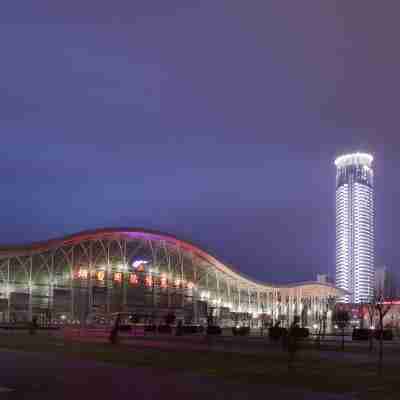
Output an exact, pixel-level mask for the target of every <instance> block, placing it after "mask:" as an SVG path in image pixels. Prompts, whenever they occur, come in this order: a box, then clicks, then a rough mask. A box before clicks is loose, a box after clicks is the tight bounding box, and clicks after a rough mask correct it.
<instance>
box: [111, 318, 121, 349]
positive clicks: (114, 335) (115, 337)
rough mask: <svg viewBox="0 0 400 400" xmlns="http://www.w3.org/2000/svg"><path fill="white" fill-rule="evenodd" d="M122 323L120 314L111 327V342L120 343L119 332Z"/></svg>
mask: <svg viewBox="0 0 400 400" xmlns="http://www.w3.org/2000/svg"><path fill="white" fill-rule="evenodd" d="M120 323H121V315H120V314H118V315H117V318H116V319H115V323H114V326H113V328H112V329H111V333H110V343H111V344H118V332H119V326H120Z"/></svg>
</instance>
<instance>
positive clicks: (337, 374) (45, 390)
mask: <svg viewBox="0 0 400 400" xmlns="http://www.w3.org/2000/svg"><path fill="white" fill-rule="evenodd" d="M82 339H83V338H82ZM154 339H156V338H154ZM166 340H167V342H168V339H167V338H163V339H157V340H151V341H144V340H130V341H129V342H130V343H129V345H128V344H120V345H116V346H113V345H111V344H109V343H107V342H106V341H105V342H103V343H99V342H97V343H93V342H91V341H86V340H84V341H83V342H82V341H76V340H64V339H62V338H60V337H52V336H46V335H40V334H38V335H36V336H29V335H27V334H7V335H0V360H1V363H0V400H1V399H42V400H46V399H52V400H62V399H67V398H68V399H69V400H70V399H71V398H73V399H96V400H102V399H107V400H110V399H115V398H117V396H119V397H121V396H123V397H126V396H129V397H132V398H136V399H156V400H158V399H160V400H162V399H174V400H176V399H202V400H204V399H205V398H206V399H210V400H211V399H248V398H257V399H258V398H260V397H262V398H264V397H271V396H273V397H274V398H279V399H283V400H285V399H296V400H297V399H307V400H334V399H335V400H350V399H363V400H375V399H379V400H392V399H397V400H398V399H399V398H400V380H399V372H398V371H400V354H399V353H397V352H396V353H397V354H395V353H394V352H393V351H392V352H390V354H387V359H386V363H385V365H384V369H383V373H382V375H381V376H379V375H378V374H377V368H376V354H365V353H364V352H363V353H360V352H359V351H357V349H354V350H355V351H352V350H351V349H349V350H348V351H346V352H345V353H342V352H337V351H336V352H332V351H330V352H327V351H321V350H318V351H317V350H312V349H303V350H301V351H300V352H299V353H298V354H297V356H296V361H295V363H294V364H293V368H291V369H289V368H288V357H287V353H285V352H283V350H282V349H281V348H280V347H279V346H278V347H276V346H271V345H268V344H265V346H261V347H260V348H259V349H258V351H254V350H255V349H254V348H252V352H251V353H249V352H246V349H247V348H248V346H247V345H246V341H241V342H240V343H239V346H238V347H237V348H235V351H226V349H225V350H224V349H223V348H221V349H217V348H215V345H211V346H210V345H209V344H206V343H204V341H201V342H199V343H198V344H197V345H196V346H193V347H192V346H186V347H185V346H182V345H183V343H180V341H174V342H175V343H174V345H173V346H169V347H168V346H165V345H164V344H165V341H166ZM172 341H173V340H172V338H170V340H169V344H170V345H171V344H172ZM191 347H192V348H191ZM213 347H214V349H212V348H213ZM231 347H232V346H231ZM240 349H243V351H240ZM231 350H234V349H233V347H232V348H231ZM255 396H257V397H255Z"/></svg>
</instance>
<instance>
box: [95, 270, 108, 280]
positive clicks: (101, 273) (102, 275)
mask: <svg viewBox="0 0 400 400" xmlns="http://www.w3.org/2000/svg"><path fill="white" fill-rule="evenodd" d="M105 277H106V273H105V272H104V271H97V272H96V278H97V280H98V281H100V282H104V279H105Z"/></svg>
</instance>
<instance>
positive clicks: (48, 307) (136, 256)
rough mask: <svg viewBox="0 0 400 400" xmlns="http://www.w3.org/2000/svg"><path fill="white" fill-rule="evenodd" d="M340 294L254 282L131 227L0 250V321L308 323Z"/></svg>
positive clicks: (171, 240)
mask: <svg viewBox="0 0 400 400" xmlns="http://www.w3.org/2000/svg"><path fill="white" fill-rule="evenodd" d="M343 294H344V292H343V291H342V290H340V289H338V288H336V287H334V286H333V285H329V284H323V283H319V282H303V283H297V284H292V285H274V284H271V283H264V282H259V281H256V280H254V279H252V278H250V277H248V276H245V275H244V274H242V273H239V272H238V271H236V270H235V269H234V268H232V267H231V266H228V265H227V264H225V263H223V262H221V261H220V260H218V259H217V258H216V257H214V256H212V255H211V254H210V253H208V252H206V251H205V250H203V249H201V248H200V247H198V246H196V245H194V244H192V243H190V242H188V241H184V240H180V239H178V238H176V237H174V236H172V235H169V234H165V233H161V232H156V231H151V230H146V229H137V228H112V229H97V230H92V231H85V232H81V233H77V234H74V235H70V236H66V237H64V238H60V239H54V240H49V241H46V242H39V243H33V244H30V245H25V246H8V247H0V313H1V314H0V318H1V319H2V320H3V321H13V320H21V319H30V318H32V316H33V315H39V316H43V315H45V316H46V318H49V319H51V320H57V319H60V318H61V319H65V320H69V321H74V322H77V321H80V322H82V321H85V320H87V319H88V318H90V317H93V315H98V314H102V315H109V314H112V313H115V312H121V311H126V312H135V313H141V314H143V315H145V314H146V315H148V316H149V315H151V316H152V318H155V317H160V316H162V315H164V314H165V313H166V312H171V310H172V311H174V312H175V313H176V314H178V315H179V316H181V317H182V318H184V319H185V320H187V321H189V320H191V321H192V322H199V321H200V320H202V319H204V318H205V316H206V314H207V313H210V310H211V311H212V313H213V314H214V315H215V316H216V317H218V318H219V319H220V322H221V321H222V320H228V319H229V315H231V313H240V314H247V315H251V316H252V317H253V318H257V316H258V315H260V314H262V315H264V316H269V317H270V318H271V319H275V320H276V319H278V318H281V319H284V320H287V321H289V320H292V319H293V317H294V316H295V315H298V316H299V317H301V316H302V315H303V317H304V318H305V319H308V320H311V319H316V318H318V316H320V315H322V314H321V313H324V312H326V311H327V307H328V305H329V304H331V303H330V301H331V299H332V298H335V297H340V296H343Z"/></svg>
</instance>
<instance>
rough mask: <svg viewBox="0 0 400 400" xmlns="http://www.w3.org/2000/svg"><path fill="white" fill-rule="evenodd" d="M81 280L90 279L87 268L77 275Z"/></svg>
mask: <svg viewBox="0 0 400 400" xmlns="http://www.w3.org/2000/svg"><path fill="white" fill-rule="evenodd" d="M77 277H78V278H79V279H87V278H88V277H89V271H88V270H87V269H86V268H80V269H79V270H78V273H77Z"/></svg>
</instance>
